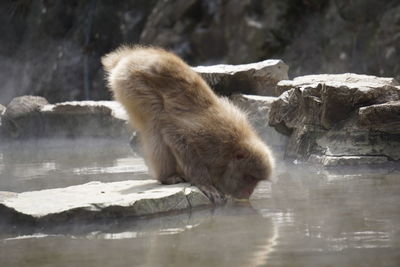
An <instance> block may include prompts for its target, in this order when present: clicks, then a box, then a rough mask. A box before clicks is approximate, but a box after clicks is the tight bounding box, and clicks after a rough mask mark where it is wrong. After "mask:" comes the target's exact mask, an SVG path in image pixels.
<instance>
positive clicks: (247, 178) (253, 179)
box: [244, 175, 258, 183]
mask: <svg viewBox="0 0 400 267" xmlns="http://www.w3.org/2000/svg"><path fill="white" fill-rule="evenodd" d="M244 180H245V181H246V182H249V183H254V182H257V181H258V179H257V178H256V177H254V176H253V175H245V176H244Z"/></svg>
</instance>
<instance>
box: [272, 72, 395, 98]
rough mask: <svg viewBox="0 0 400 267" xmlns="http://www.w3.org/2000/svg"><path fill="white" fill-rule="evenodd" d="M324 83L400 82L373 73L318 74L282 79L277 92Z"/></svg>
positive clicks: (379, 84)
mask: <svg viewBox="0 0 400 267" xmlns="http://www.w3.org/2000/svg"><path fill="white" fill-rule="evenodd" d="M318 83H324V84H326V85H331V86H341V85H343V86H347V87H349V88H359V87H372V88H381V87H384V86H386V85H391V86H398V85H399V83H398V82H397V80H396V79H394V78H384V77H376V76H372V75H360V74H354V73H344V74H316V75H306V76H300V77H296V78H294V79H293V80H283V81H280V82H279V83H278V84H277V86H276V94H277V95H278V96H279V95H281V94H282V93H283V92H285V91H287V90H289V89H292V88H295V87H302V86H307V85H313V84H318Z"/></svg>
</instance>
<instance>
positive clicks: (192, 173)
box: [164, 130, 226, 204]
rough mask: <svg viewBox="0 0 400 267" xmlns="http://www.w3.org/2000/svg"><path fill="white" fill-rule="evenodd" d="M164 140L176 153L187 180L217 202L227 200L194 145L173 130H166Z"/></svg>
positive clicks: (176, 158)
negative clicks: (213, 181)
mask: <svg viewBox="0 0 400 267" xmlns="http://www.w3.org/2000/svg"><path fill="white" fill-rule="evenodd" d="M164 140H165V142H166V144H167V145H168V146H169V147H170V150H171V152H172V153H173V154H174V156H175V160H176V161H177V163H178V164H179V166H180V169H181V170H182V172H183V173H184V176H185V178H186V179H187V181H190V182H191V183H192V184H194V185H195V186H197V187H198V188H199V189H200V190H201V191H202V192H203V193H204V194H205V195H206V196H207V197H208V198H209V199H210V200H211V201H213V202H214V203H215V204H221V203H224V202H225V201H226V199H225V196H224V194H223V193H221V192H219V191H218V190H217V189H216V188H215V187H214V186H213V184H212V180H211V177H210V174H209V172H208V170H207V167H206V166H205V165H204V164H203V162H202V161H201V159H200V158H199V157H198V155H197V153H196V152H195V151H194V150H193V149H192V147H191V146H189V145H187V143H186V141H185V138H184V137H182V136H177V135H176V134H174V133H173V132H172V133H168V130H166V131H164Z"/></svg>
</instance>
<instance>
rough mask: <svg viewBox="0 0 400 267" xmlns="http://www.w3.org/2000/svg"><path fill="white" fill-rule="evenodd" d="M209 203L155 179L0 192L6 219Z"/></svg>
mask: <svg viewBox="0 0 400 267" xmlns="http://www.w3.org/2000/svg"><path fill="white" fill-rule="evenodd" d="M205 205H211V202H210V201H209V199H208V198H207V197H206V196H205V195H204V194H203V193H202V192H201V191H200V190H198V189H197V188H195V187H193V186H190V185H188V184H176V185H168V186H166V185H160V184H159V183H158V182H157V181H155V180H128V181H121V182H111V183H101V182H90V183H87V184H82V185H76V186H70V187H66V188H55V189H47V190H41V191H31V192H23V193H11V192H0V214H1V218H2V219H1V220H3V222H4V221H5V223H10V222H13V223H33V224H38V223H39V224H41V223H64V222H72V221H81V220H92V219H99V218H104V219H115V218H121V217H132V216H148V215H154V214H158V213H165V212H173V211H182V210H187V209H192V208H195V207H200V206H205Z"/></svg>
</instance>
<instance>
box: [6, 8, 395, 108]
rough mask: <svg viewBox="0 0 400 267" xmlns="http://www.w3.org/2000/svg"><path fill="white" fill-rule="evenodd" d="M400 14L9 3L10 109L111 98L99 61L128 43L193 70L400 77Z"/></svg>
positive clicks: (363, 10) (382, 10)
mask: <svg viewBox="0 0 400 267" xmlns="http://www.w3.org/2000/svg"><path fill="white" fill-rule="evenodd" d="M399 14H400V3H399V1H397V0H380V1H375V0H353V1H350V2H349V1H347V0H328V1H318V0H311V1H304V0H283V1H282V0H270V1H252V0H232V1H221V0H206V1H204V0H169V1H164V0H126V1H100V0H97V1H96V0H90V1H76V0H68V1H67V0H60V1H29V0H18V1H11V0H5V1H0V34H1V36H2V38H0V60H1V62H2V64H1V65H0V80H1V81H2V83H1V85H0V104H3V105H5V104H7V103H9V102H10V101H11V100H12V99H13V98H14V97H16V96H21V95H28V94H29V95H40V96H43V97H45V98H46V99H47V100H48V101H49V102H50V103H57V102H63V101H70V100H84V99H87V98H89V99H93V100H100V99H101V100H104V99H110V94H109V92H108V90H107V89H106V87H105V83H104V79H103V76H104V75H103V71H102V69H101V66H100V60H99V59H100V57H101V56H102V55H103V54H105V53H107V52H109V51H110V50H112V49H114V48H116V47H117V46H119V45H120V44H122V43H141V44H152V45H160V46H163V47H165V48H168V49H171V50H172V51H174V52H176V53H177V54H178V55H180V56H182V57H183V58H184V59H185V60H187V61H188V63H190V64H191V65H200V64H201V65H210V64H217V63H218V64H219V63H225V64H243V63H249V62H257V61H262V60H265V59H269V58H280V59H283V60H284V61H285V62H286V63H287V64H288V65H290V67H291V68H290V71H289V77H296V76H301V75H305V74H310V73H344V72H354V73H365V74H373V75H378V76H389V77H394V78H396V79H400V76H399V75H400V63H399V62H400V48H399V45H398V44H399V42H400V39H399V38H400V37H399V36H400V35H399V34H398V33H399V21H400V15H399ZM85 90H87V92H86V93H85ZM244 93H247V94H249V93H251V92H244Z"/></svg>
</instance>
